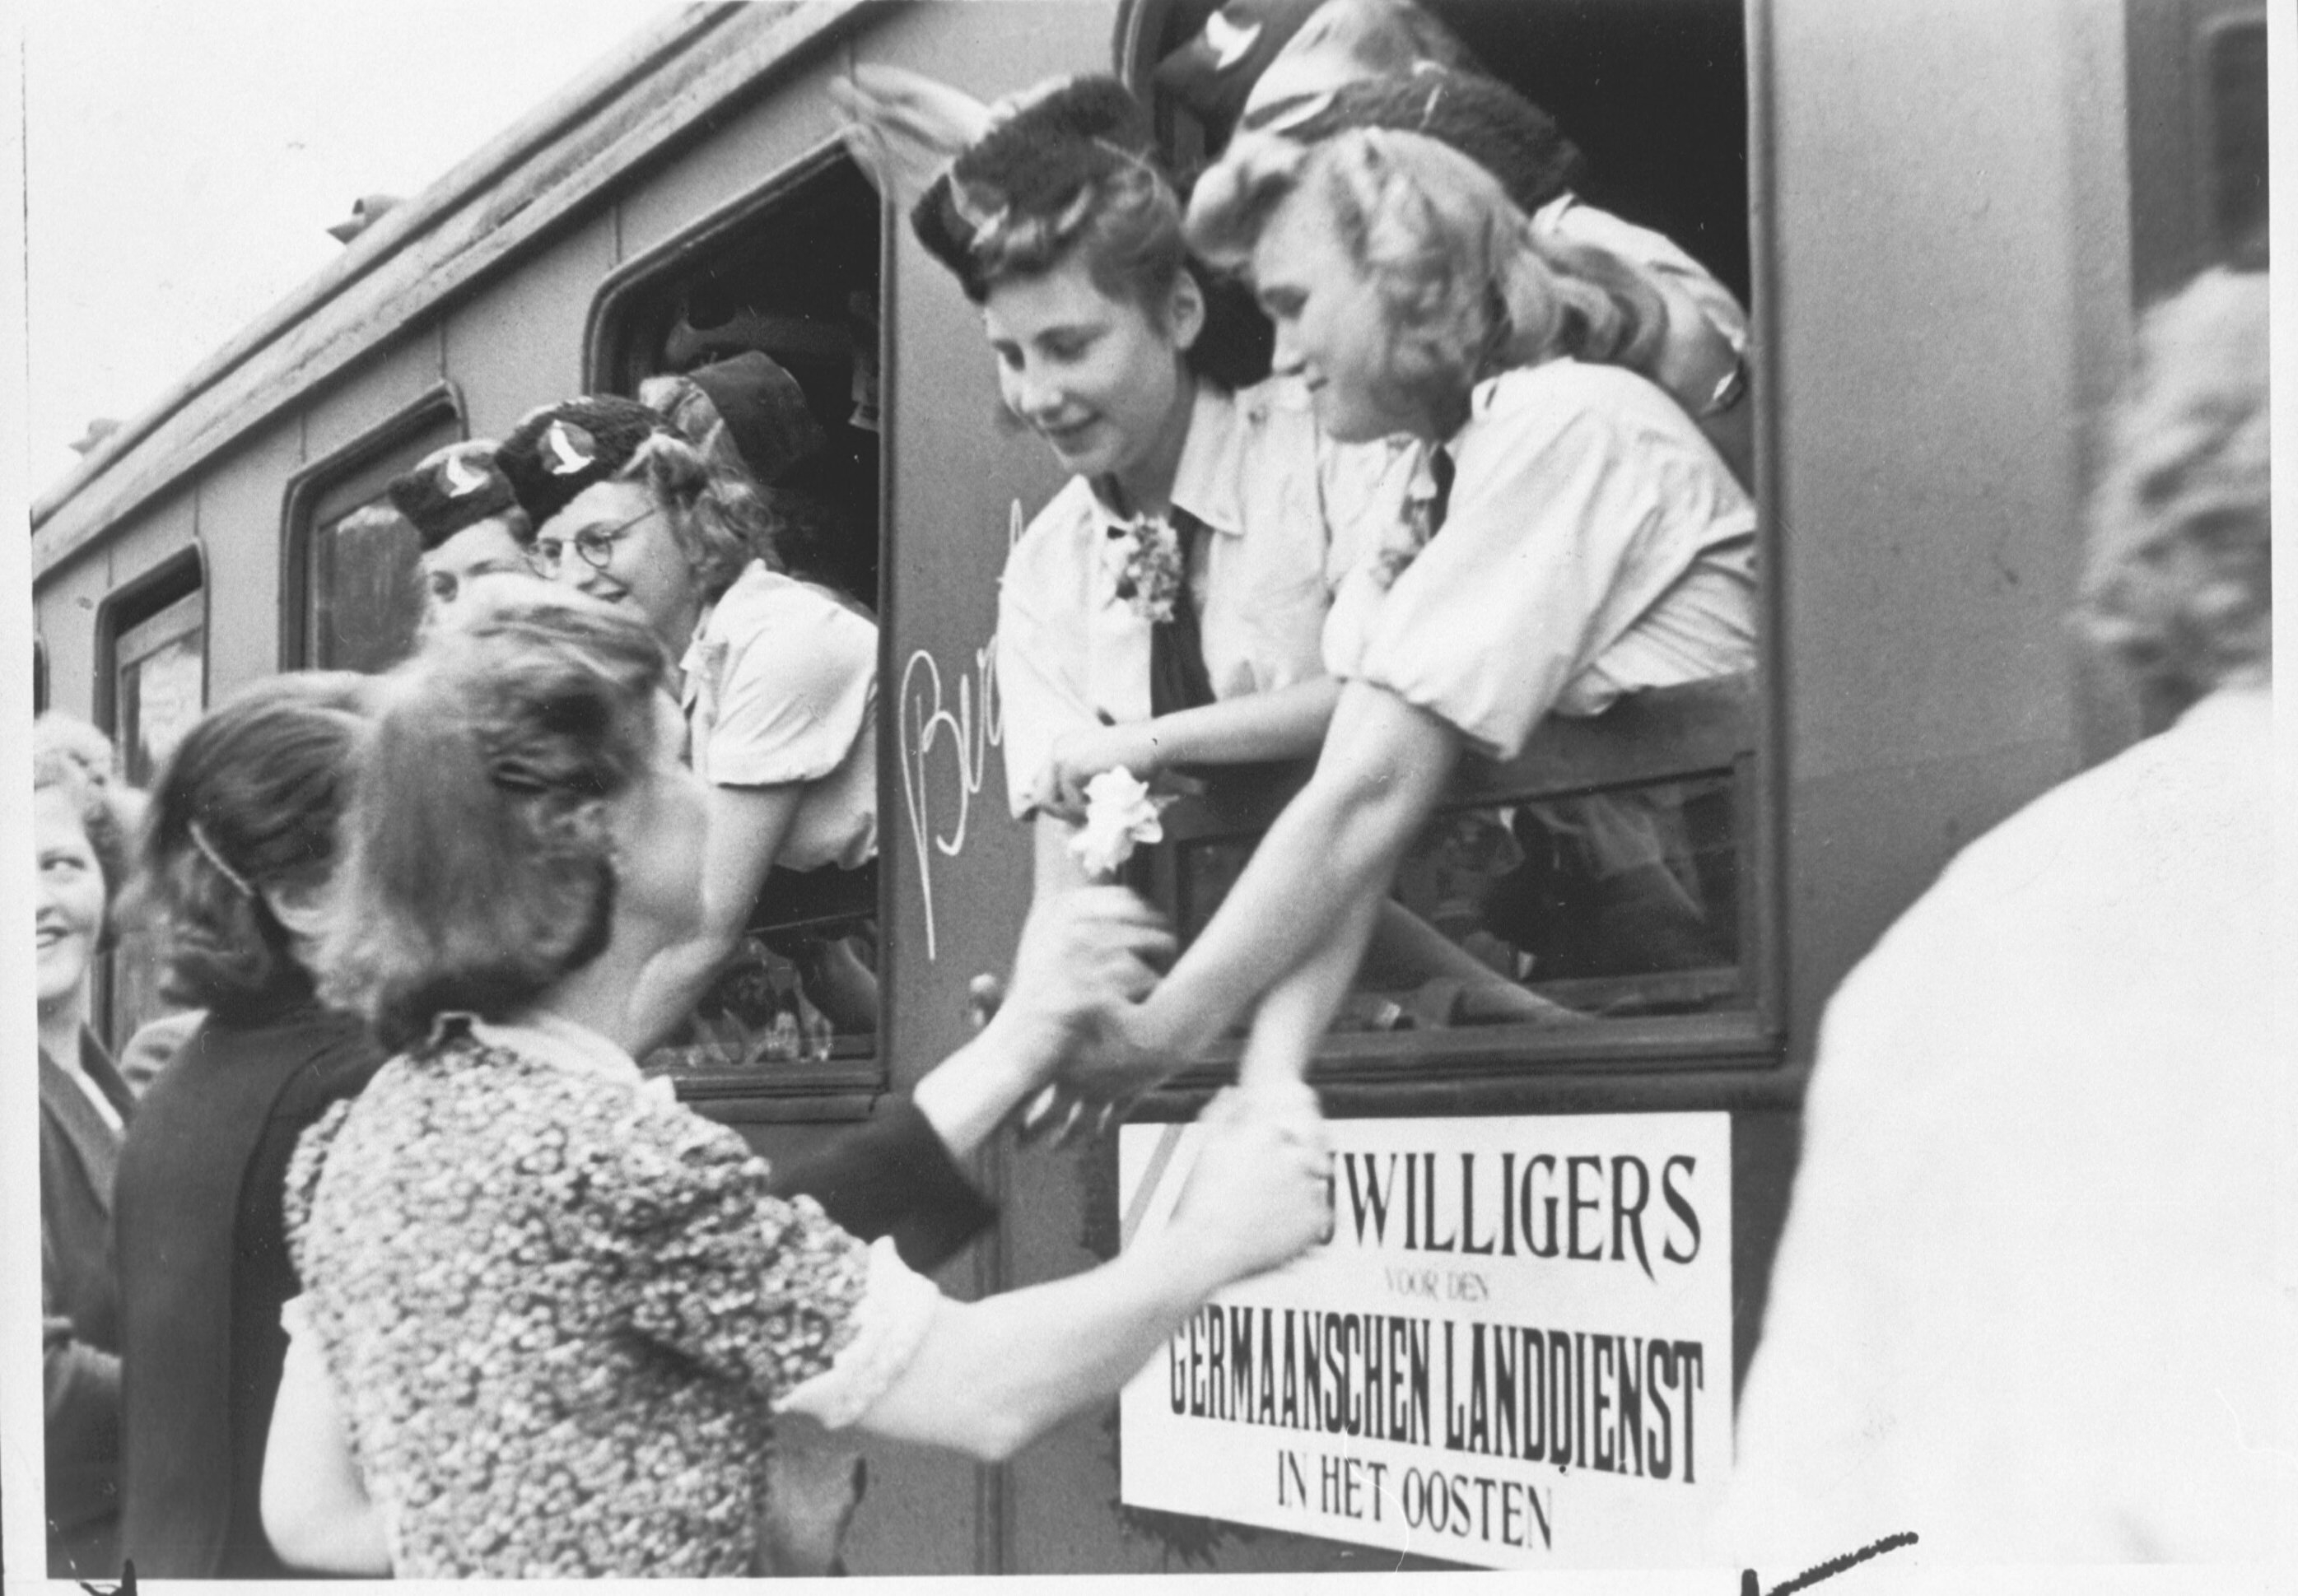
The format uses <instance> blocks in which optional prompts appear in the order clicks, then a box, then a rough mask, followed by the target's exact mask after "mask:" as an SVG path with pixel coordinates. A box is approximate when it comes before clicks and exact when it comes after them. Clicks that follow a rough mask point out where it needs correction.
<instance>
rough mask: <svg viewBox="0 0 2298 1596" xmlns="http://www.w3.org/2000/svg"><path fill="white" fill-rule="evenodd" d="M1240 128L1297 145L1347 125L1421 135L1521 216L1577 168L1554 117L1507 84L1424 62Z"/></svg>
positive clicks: (1562, 186)
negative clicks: (1472, 168) (1503, 195)
mask: <svg viewBox="0 0 2298 1596" xmlns="http://www.w3.org/2000/svg"><path fill="white" fill-rule="evenodd" d="M1247 123H1248V125H1249V126H1251V127H1253V128H1259V129H1262V130H1265V131H1268V132H1271V133H1277V134H1280V135H1282V136H1285V137H1286V138H1289V139H1293V140H1294V141H1296V142H1298V143H1302V144H1314V143H1316V142H1317V141H1318V140H1319V139H1326V138H1330V137H1332V136H1334V135H1335V134H1336V133H1342V132H1345V131H1347V130H1348V129H1350V128H1386V129H1389V130H1391V131H1393V132H1399V133H1418V134H1421V135H1423V136H1426V137H1429V138H1433V139H1434V140H1435V141H1436V142H1437V143H1439V144H1446V145H1449V146H1450V147H1451V148H1452V149H1454V150H1456V151H1458V152H1459V153H1461V154H1463V155H1465V156H1467V158H1468V159H1469V160H1473V161H1475V162H1476V164H1477V165H1478V166H1480V167H1483V168H1484V169H1485V170H1486V171H1488V172H1490V173H1491V174H1492V176H1493V177H1497V178H1499V179H1500V186H1501V187H1502V188H1504V189H1506V190H1507V191H1508V196H1509V199H1511V200H1513V201H1514V202H1516V205H1517V209H1518V210H1522V211H1523V212H1524V213H1525V215H1526V216H1529V215H1531V214H1532V213H1533V211H1535V210H1539V209H1540V208H1541V207H1542V206H1543V205H1545V204H1547V203H1548V202H1550V201H1551V200H1554V199H1556V198H1557V197H1558V195H1560V194H1563V193H1566V192H1567V191H1569V190H1570V189H1571V187H1572V186H1573V185H1574V184H1575V182H1577V181H1579V180H1580V178H1581V177H1582V173H1583V161H1582V160H1581V156H1580V152H1579V150H1578V149H1577V148H1575V146H1574V144H1573V143H1572V141H1571V140H1570V139H1568V138H1566V137H1565V136H1564V133H1563V130H1562V129H1561V128H1558V127H1557V125H1556V119H1554V118H1553V117H1551V116H1550V115H1549V114H1548V113H1547V112H1546V111H1542V109H1541V108H1540V107H1539V106H1537V105H1535V104H1533V103H1532V102H1531V101H1530V100H1527V99H1525V97H1524V96H1523V95H1520V94H1518V93H1517V92H1516V90H1514V89H1512V88H1510V87H1509V86H1508V85H1507V84H1505V83H1502V82H1500V80H1499V79H1498V78H1487V77H1485V76H1484V74H1483V73H1481V72H1463V71H1454V70H1451V69H1448V68H1445V67H1440V66H1435V65H1434V64H1430V63H1426V62H1424V63H1422V64H1420V65H1418V66H1416V67H1415V68H1414V69H1413V70H1411V71H1410V72H1409V73H1403V74H1399V75H1393V76H1390V77H1385V78H1357V79H1354V80H1352V81H1350V82H1347V83H1342V84H1337V85H1335V86H1333V87H1332V88H1330V89H1328V90H1327V91H1325V92H1324V93H1322V94H1318V95H1307V96H1304V97H1302V98H1299V99H1293V100H1283V101H1279V102H1277V103H1275V104H1273V105H1269V106H1267V107H1262V108H1258V109H1257V110H1256V111H1255V112H1254V113H1253V114H1252V116H1250V117H1248V118H1247Z"/></svg>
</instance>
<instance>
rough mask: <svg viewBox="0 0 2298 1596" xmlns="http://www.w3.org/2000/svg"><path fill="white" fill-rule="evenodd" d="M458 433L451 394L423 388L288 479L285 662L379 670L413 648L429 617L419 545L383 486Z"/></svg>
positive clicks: (316, 666) (323, 668)
mask: <svg viewBox="0 0 2298 1596" xmlns="http://www.w3.org/2000/svg"><path fill="white" fill-rule="evenodd" d="M459 436H461V428H460V426H459V424H458V422H457V420H456V416H455V414H454V410H453V407H452V403H451V399H448V398H447V396H445V395H444V394H443V393H434V394H430V395H426V396H425V398H424V399H422V400H421V401H419V402H418V403H417V406H416V407H414V408H413V409H411V410H410V411H409V412H407V413H406V414H403V415H398V416H394V417H393V418H392V419H391V420H390V421H389V422H387V423H385V424H384V426H383V427H381V428H379V429H377V430H376V432H372V433H369V434H368V435H366V436H364V437H362V438H360V439H359V440H355V441H353V442H352V443H351V444H350V445H349V446H347V447H346V448H343V449H342V450H340V451H338V452H337V453H335V454H334V455H331V456H329V457H327V459H325V460H322V461H320V462H318V464H317V465H314V466H313V467H312V468H311V469H310V471H308V472H306V473H304V474H303V475H302V476H301V477H299V478H298V479H297V480H296V481H295V482H294V484H293V486H292V487H291V488H290V489H289V490H288V509H287V522H288V550H289V560H288V569H289V580H288V585H287V591H286V593H285V599H286V602H287V603H288V604H289V605H290V606H291V610H290V613H289V615H288V616H287V624H288V638H287V646H286V650H285V657H286V660H287V662H289V663H291V664H293V665H300V666H302V667H305V668H307V669H311V670H368V671H377V670H389V669H390V668H391V667H392V666H393V665H395V664H397V663H398V662H400V661H401V660H402V659H405V658H406V657H407V655H408V654H409V653H411V652H413V649H414V646H415V634H416V630H417V627H418V626H419V625H420V624H421V622H422V619H423V587H422V580H421V573H420V571H419V569H418V567H417V559H418V558H419V557H420V555H421V554H422V552H423V551H422V546H421V543H420V541H419V540H418V539H417V537H416V532H415V529H414V528H413V527H412V526H410V525H409V523H408V522H407V521H406V520H405V519H404V518H403V517H402V516H401V514H399V512H398V511H397V510H396V509H394V508H393V506H392V503H391V499H390V498H389V497H388V495H387V494H386V493H385V491H384V489H385V488H386V486H387V485H388V484H389V482H390V481H391V479H392V478H393V477H394V476H396V475H398V474H399V473H401V472H403V471H405V470H407V469H408V468H409V467H410V466H412V465H414V464H415V463H416V462H417V460H419V459H421V458H422V457H424V456H425V455H426V454H428V453H429V452H430V451H431V450H433V449H434V448H439V447H440V446H441V445H442V444H446V443H451V442H453V441H454V440H456V439H457V438H459Z"/></svg>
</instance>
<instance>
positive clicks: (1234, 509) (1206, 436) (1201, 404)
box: [1091, 378, 1244, 538]
mask: <svg viewBox="0 0 2298 1596" xmlns="http://www.w3.org/2000/svg"><path fill="white" fill-rule="evenodd" d="M1243 454H1244V419H1243V417H1242V416H1241V415H1239V414H1238V411H1237V403H1236V399H1235V398H1234V397H1233V396H1231V395H1230V394H1228V393H1227V392H1225V391H1222V390H1221V389H1219V388H1217V387H1215V386H1214V385H1213V384H1212V383H1208V382H1206V381H1204V380H1203V378H1199V379H1198V381H1197V395H1196V399H1195V401H1194V404H1193V405H1192V407H1191V408H1190V411H1189V435H1188V437H1187V438H1186V439H1185V440H1183V441H1182V444H1181V458H1180V461H1179V463H1178V465H1175V467H1174V468H1173V496H1172V497H1173V507H1174V508H1175V509H1177V510H1186V511H1187V512H1188V513H1189V514H1191V515H1194V516H1195V517H1196V518H1197V520H1198V521H1199V522H1202V523H1203V524H1204V525H1206V526H1209V527H1211V528H1212V529H1213V530H1214V531H1217V532H1222V533H1225V534H1227V535H1228V536H1229V537H1232V538H1235V537H1239V536H1242V535H1243V533H1244V509H1243V507H1242V506H1240V505H1239V504H1238V503H1237V480H1238V475H1239V473H1240V472H1241V471H1242V469H1243V459H1242V457H1243ZM1091 487H1092V489H1093V492H1092V495H1091V498H1092V500H1093V514H1094V520H1095V523H1096V524H1097V525H1098V526H1099V528H1100V529H1101V530H1102V531H1104V532H1106V531H1109V530H1110V529H1111V528H1112V527H1116V528H1123V527H1127V526H1129V525H1131V524H1132V522H1131V520H1130V518H1129V517H1127V516H1123V515H1120V514H1118V513H1117V511H1116V510H1114V509H1113V508H1112V507H1111V506H1110V503H1109V501H1108V500H1107V499H1105V498H1103V497H1102V490H1101V484H1100V483H1099V482H1097V481H1096V482H1094V483H1092V484H1091Z"/></svg>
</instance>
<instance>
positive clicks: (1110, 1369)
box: [859, 1092, 1332, 1460]
mask: <svg viewBox="0 0 2298 1596" xmlns="http://www.w3.org/2000/svg"><path fill="white" fill-rule="evenodd" d="M1203 1126H1204V1131H1205V1135H1204V1139H1203V1143H1202V1150H1201V1151H1200V1153H1199V1156H1198V1158H1197V1162H1196V1164H1195V1166H1194V1168H1193V1169H1192V1170H1191V1171H1190V1172H1189V1175H1188V1177H1187V1185H1186V1187H1185V1188H1184V1189H1183V1191H1182V1195H1181V1199H1180V1202H1179V1205H1178V1207H1177V1209H1176V1210H1175V1213H1174V1216H1173V1219H1172V1222H1170V1224H1169V1225H1167V1226H1165V1227H1163V1228H1162V1229H1160V1230H1150V1231H1145V1233H1144V1234H1143V1235H1141V1236H1140V1237H1138V1238H1136V1240H1135V1242H1134V1245H1133V1246H1131V1247H1129V1248H1128V1250H1127V1251H1126V1252H1125V1253H1124V1255H1122V1256H1120V1257H1119V1258H1118V1259H1117V1261H1116V1262H1114V1263H1106V1264H1104V1265H1103V1266H1102V1267H1101V1268H1099V1269H1095V1270H1093V1271H1089V1272H1087V1273H1085V1274H1080V1275H1072V1276H1071V1277H1070V1278H1069V1279H1065V1280H1055V1281H1053V1282H1051V1283H1049V1284H1046V1285H1043V1286H1032V1287H1027V1288H1025V1289H1022V1290H1020V1291H1013V1292H1008V1293H1006V1294H1004V1295H1003V1296H993V1297H988V1298H984V1299H983V1300H981V1301H980V1302H973V1303H955V1302H949V1301H942V1302H939V1303H938V1304H935V1310H934V1313H935V1316H934V1319H933V1320H932V1322H931V1324H930V1327H929V1328H928V1329H927V1331H926V1334H925V1339H924V1340H923V1342H922V1344H921V1345H920V1346H919V1349H918V1352H917V1353H916V1355H915V1356H914V1357H913V1359H912V1360H911V1362H909V1364H908V1365H907V1366H906V1367H905V1369H904V1370H903V1371H902V1373H901V1374H900V1375H899V1376H897V1378H896V1379H895V1381H894V1383H893V1384H892V1385H891V1386H889V1387H888V1388H887V1390H886V1391H885V1392H884V1393H883V1394H881V1395H880V1397H879V1398H878V1399H877V1401H876V1402H875V1403H873V1404H872V1406H871V1407H870V1408H869V1409H868V1410H867V1411H864V1413H863V1415H862V1417H861V1419H860V1421H859V1422H860V1426H861V1427H862V1428H864V1429H866V1430H869V1431H872V1432H873V1433H875V1434H878V1435H882V1436H894V1437H897V1438H898V1439H901V1440H905V1441H916V1442H922V1443H925V1444H930V1445H938V1446H946V1447H952V1448H955V1449H956V1450H959V1451H962V1452H970V1453H971V1454H972V1455H974V1456H976V1457H980V1458H986V1459H989V1460H998V1459H1003V1458H1006V1457H1010V1456H1012V1455H1013V1452H1016V1451H1018V1450H1019V1449H1020V1448H1021V1446H1023V1445H1024V1444H1027V1443H1028V1442H1029V1441H1030V1440H1032V1439H1033V1438H1035V1437H1036V1436H1038V1435H1040V1434H1042V1433H1043V1432H1044V1431H1045V1430H1046V1429H1047V1428H1049V1427H1052V1426H1053V1425H1054V1424H1056V1423H1058V1422H1060V1421H1061V1420H1062V1419H1064V1418H1066V1417H1068V1416H1069V1415H1070V1414H1071V1413H1074V1412H1076V1411H1079V1410H1080V1409H1083V1408H1085V1407H1087V1406H1090V1405H1091V1404H1092V1403H1096V1402H1100V1401H1104V1400H1105V1399H1106V1398H1108V1397H1110V1396H1112V1395H1113V1394H1116V1392H1117V1391H1118V1390H1119V1388H1120V1387H1121V1386H1123V1385H1124V1384H1125V1382H1126V1381H1127V1380H1128V1379H1130V1378H1132V1377H1133V1376H1134V1375H1135V1374H1136V1373H1137V1372H1138V1371H1139V1370H1140V1369H1141V1367H1142V1365H1143V1364H1145V1363H1146V1362H1148V1361H1149V1360H1150V1359H1151V1358H1152V1357H1153V1356H1155V1355H1156V1352H1157V1349H1158V1347H1159V1346H1160V1345H1162V1344H1163V1343H1164V1341H1165V1340H1166V1338H1167V1337H1170V1335H1171V1334H1172V1333H1173V1332H1174V1330H1176V1329H1178V1328H1179V1327H1180V1326H1181V1324H1182V1323H1183V1322H1184V1321H1185V1320H1186V1319H1187V1317H1188V1315H1189V1314H1190V1313H1192V1312H1194V1311H1195V1310H1196V1308H1197V1307H1198V1306H1199V1305H1200V1304H1203V1302H1204V1300H1205V1299H1206V1297H1208V1296H1211V1294H1212V1293H1213V1292H1215V1291H1217V1290H1219V1288H1220V1287H1224V1286H1227V1285H1229V1284H1230V1283H1232V1282H1234V1281H1236V1280H1240V1279H1245V1278H1247V1277H1249V1276H1252V1275H1255V1274H1259V1273H1261V1272H1262V1271H1266V1270H1269V1269H1273V1268H1276V1267H1277V1265H1279V1264H1281V1263H1285V1262H1287V1261H1288V1260H1290V1259H1291V1258H1292V1257H1293V1256H1294V1255H1296V1254H1298V1253H1300V1252H1301V1251H1302V1250H1303V1249H1305V1248H1307V1247H1309V1246H1312V1245H1314V1244H1315V1243H1316V1242H1318V1240H1320V1239H1321V1238H1323V1237H1324V1235H1325V1234H1326V1232H1327V1229H1328V1227H1329V1223H1330V1219H1331V1206H1330V1197H1329V1181H1330V1176H1331V1170H1332V1155H1331V1152H1330V1151H1329V1149H1328V1148H1327V1144H1326V1141H1325V1138H1324V1134H1323V1124H1322V1122H1321V1121H1319V1120H1318V1118H1317V1116H1316V1110H1315V1107H1314V1106H1313V1103H1310V1102H1307V1101H1302V1100H1293V1099H1288V1100H1285V1101H1283V1102H1279V1103H1269V1102H1253V1101H1251V1100H1248V1099H1246V1098H1244V1097H1243V1096H1241V1095H1240V1094H1237V1093H1233V1092H1232V1093H1225V1094H1223V1095H1222V1096H1221V1097H1219V1098H1215V1099H1214V1100H1213V1102H1212V1103H1211V1105H1210V1106H1208V1107H1207V1108H1206V1110H1205V1113H1204V1115H1203ZM1017 1349H1019V1350H1020V1351H1021V1353H1023V1354H1024V1355H1020V1356H1017V1355H1016V1352H1017Z"/></svg>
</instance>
